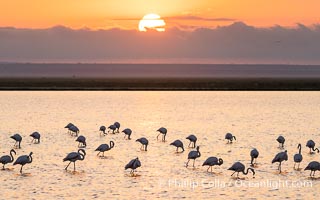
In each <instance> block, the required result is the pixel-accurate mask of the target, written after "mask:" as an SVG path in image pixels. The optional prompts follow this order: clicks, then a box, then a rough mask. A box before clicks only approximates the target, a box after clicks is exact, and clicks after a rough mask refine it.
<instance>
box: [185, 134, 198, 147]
mask: <svg viewBox="0 0 320 200" xmlns="http://www.w3.org/2000/svg"><path fill="white" fill-rule="evenodd" d="M186 139H188V140H189V141H190V143H189V145H188V147H190V144H191V143H193V145H192V147H193V148H195V147H196V142H197V137H196V136H195V135H189V136H188V137H186Z"/></svg>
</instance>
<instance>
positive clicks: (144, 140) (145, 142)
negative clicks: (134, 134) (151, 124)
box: [136, 137, 149, 151]
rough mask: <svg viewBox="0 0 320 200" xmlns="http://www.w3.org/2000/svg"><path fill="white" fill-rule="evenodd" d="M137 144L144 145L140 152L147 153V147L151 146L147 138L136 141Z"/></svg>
mask: <svg viewBox="0 0 320 200" xmlns="http://www.w3.org/2000/svg"><path fill="white" fill-rule="evenodd" d="M136 142H140V143H141V144H142V145H141V147H140V150H145V151H147V147H148V144H149V141H148V140H147V138H145V137H142V138H139V139H137V140H136ZM143 146H144V149H143Z"/></svg>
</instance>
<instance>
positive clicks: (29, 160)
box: [13, 152, 33, 174]
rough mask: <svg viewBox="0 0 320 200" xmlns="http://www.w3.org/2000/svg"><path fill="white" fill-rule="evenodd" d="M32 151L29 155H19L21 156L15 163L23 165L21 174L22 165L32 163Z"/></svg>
mask: <svg viewBox="0 0 320 200" xmlns="http://www.w3.org/2000/svg"><path fill="white" fill-rule="evenodd" d="M32 154H33V153H32V152H30V154H29V155H23V156H19V158H18V159H17V160H16V161H15V162H14V163H13V165H21V168H20V174H22V167H23V166H24V165H25V164H28V163H32Z"/></svg>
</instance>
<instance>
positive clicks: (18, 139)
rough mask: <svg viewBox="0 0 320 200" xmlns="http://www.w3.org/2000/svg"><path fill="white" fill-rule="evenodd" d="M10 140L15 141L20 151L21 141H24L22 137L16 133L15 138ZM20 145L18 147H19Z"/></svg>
mask: <svg viewBox="0 0 320 200" xmlns="http://www.w3.org/2000/svg"><path fill="white" fill-rule="evenodd" d="M10 138H12V139H14V140H15V141H16V143H14V146H15V147H18V148H19V149H21V141H22V137H21V135H20V134H18V133H16V134H14V135H13V136H11V137H10ZM17 143H18V146H17Z"/></svg>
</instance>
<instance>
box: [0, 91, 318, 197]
mask: <svg viewBox="0 0 320 200" xmlns="http://www.w3.org/2000/svg"><path fill="white" fill-rule="evenodd" d="M0 95H1V97H0V105H1V106H0V156H2V155H7V154H8V153H9V151H10V149H11V148H12V147H13V145H14V140H12V139H11V138H10V136H11V135H13V134H14V133H20V134H21V135H22V137H23V140H22V144H21V146H22V148H21V149H16V151H17V155H16V156H15V158H16V157H17V156H20V155H24V154H29V152H30V151H32V152H33V162H32V163H31V164H27V165H25V166H24V168H23V174H22V175H20V173H19V169H20V166H17V165H16V166H13V165H12V163H11V164H8V165H7V166H6V167H7V168H8V169H7V170H1V171H0V181H1V187H0V190H1V197H0V199H2V198H3V199H16V198H18V199H22V198H27V199H65V198H73V199H91V198H117V199H129V198H133V197H136V198H139V199H140V198H144V199H147V198H149V199H154V198H172V199H173V198H185V199H207V198H215V197H218V198H221V197H222V198H228V199H236V198H239V197H243V198H246V199H264V198H268V197H269V198H277V199H279V198H295V199H315V198H317V197H318V195H319V194H320V190H319V188H320V178H316V179H310V178H309V174H310V171H304V170H300V171H296V170H293V165H294V162H293V155H294V154H295V153H297V152H298V149H297V145H298V143H301V144H302V154H303V161H302V163H301V164H300V168H303V169H304V168H305V167H306V166H307V164H308V163H309V162H310V161H312V160H316V161H320V154H313V155H310V154H308V152H309V149H308V148H306V146H305V145H306V142H307V140H309V139H313V140H314V141H315V142H316V147H319V146H320V129H319V128H320V127H319V126H320V107H319V103H320V92H233V91H232V92H220V91H219V92H157V91H152V92H151V91H150V92H145V91H139V92H138V91H137V92H121V91H112V92H109V91H95V92H89V91H71V92H70V91H49V92H46V91H41V92H40V91H31V92H30V91H8V92H4V91H3V92H0ZM115 121H119V122H120V123H121V128H120V131H121V130H123V129H124V128H131V129H132V131H133V133H132V135H131V138H132V139H131V140H127V139H124V134H123V133H121V132H120V133H119V134H108V135H106V136H100V133H99V127H100V126H101V125H105V126H109V125H110V124H113V123H114V122H115ZM69 122H72V123H74V124H75V125H77V126H78V127H79V129H80V135H84V136H85V137H86V138H87V147H86V148H85V151H86V153H87V155H86V157H85V159H84V160H83V161H77V162H76V167H77V171H76V172H75V173H73V172H72V170H73V165H72V164H71V165H70V168H69V169H70V170H68V171H65V170H64V168H65V167H66V165H67V164H68V163H67V162H62V159H63V158H64V157H65V156H66V155H67V153H69V152H72V151H77V150H78V143H77V142H75V139H76V138H75V137H73V136H70V135H69V134H68V133H67V130H66V129H65V128H64V126H65V125H66V124H68V123H69ZM162 126H163V127H166V128H167V129H168V134H167V137H166V140H167V141H166V142H161V141H157V140H156V136H157V135H158V133H157V132H156V130H157V129H158V128H160V127H162ZM34 131H38V132H40V134H41V143H40V144H33V143H31V140H32V138H31V137H30V136H29V135H30V134H31V133H32V132H34ZM227 132H231V133H233V134H234V135H235V136H236V138H237V140H236V141H234V142H233V143H232V144H227V141H226V140H225V139H224V136H225V134H226V133H227ZM190 134H195V135H196V136H197V137H198V141H197V145H199V146H200V152H201V157H200V158H198V159H196V161H195V168H192V167H189V168H186V167H185V164H186V161H187V155H188V152H189V151H191V150H193V149H192V148H188V144H189V141H188V140H186V139H185V138H186V137H187V136H188V135H190ZM279 135H283V136H284V137H285V138H286V142H285V147H284V148H285V149H286V150H288V156H289V160H288V161H287V162H283V165H282V169H283V173H282V174H279V173H278V172H277V166H278V165H277V164H271V160H272V159H273V157H274V156H275V155H276V154H277V153H278V152H281V151H283V150H282V149H279V148H278V143H277V141H276V138H277V137H278V136H279ZM140 137H146V138H148V140H149V146H148V151H147V152H144V151H141V150H140V146H141V145H140V144H139V143H138V142H135V140H136V139H138V138H140ZM176 139H180V140H182V141H183V143H184V146H185V152H183V153H176V152H175V150H176V149H175V147H173V146H170V145H169V144H170V143H171V142H173V141H174V140H176ZM110 140H112V141H114V142H115V147H114V148H113V149H112V150H110V151H107V152H105V155H106V158H105V159H101V158H99V157H98V156H97V155H96V154H97V152H95V151H94V150H95V149H96V148H97V147H98V146H99V145H100V144H102V143H109V141H110ZM252 148H257V149H258V150H259V152H260V156H259V158H258V160H257V166H256V168H255V171H256V175H255V177H254V178H253V176H252V174H251V173H249V174H248V175H247V176H245V175H243V174H241V175H240V177H241V179H239V180H237V179H235V178H232V177H231V176H230V175H231V174H232V172H231V171H228V170H227V169H228V168H229V167H230V166H231V165H232V164H233V163H234V162H236V161H241V162H242V163H244V164H245V165H246V167H249V165H250V151H251V149H252ZM209 156H217V157H219V158H222V159H223V160H224V163H223V165H221V166H215V167H214V168H213V171H214V172H215V173H209V172H207V171H206V170H207V167H202V163H203V162H204V161H205V160H206V158H207V157H209ZM135 157H139V159H140V161H141V163H142V166H141V167H140V168H138V169H137V172H136V176H134V177H131V176H130V174H129V171H130V170H127V171H125V170H124V166H125V165H126V164H127V163H128V162H129V161H130V160H131V159H133V158H135ZM191 163H192V162H191ZM316 177H320V172H319V171H318V172H316Z"/></svg>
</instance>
